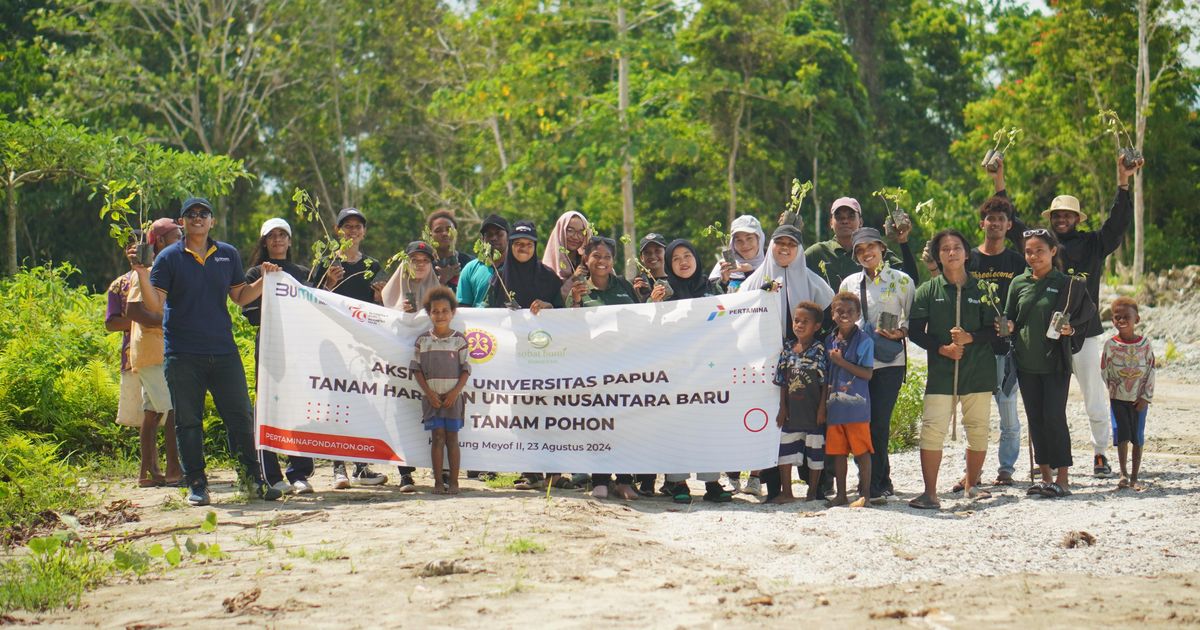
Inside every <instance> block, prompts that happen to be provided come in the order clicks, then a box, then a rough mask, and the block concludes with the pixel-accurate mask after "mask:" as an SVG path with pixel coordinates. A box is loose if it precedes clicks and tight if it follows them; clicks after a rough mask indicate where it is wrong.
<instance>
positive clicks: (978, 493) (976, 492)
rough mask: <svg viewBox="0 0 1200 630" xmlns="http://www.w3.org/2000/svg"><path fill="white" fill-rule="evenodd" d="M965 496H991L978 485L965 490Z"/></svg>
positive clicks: (978, 497) (970, 497) (988, 497)
mask: <svg viewBox="0 0 1200 630" xmlns="http://www.w3.org/2000/svg"><path fill="white" fill-rule="evenodd" d="M967 498H969V499H990V498H992V493H991V492H988V491H987V490H982V489H980V488H979V486H971V489H970V490H968V491H967Z"/></svg>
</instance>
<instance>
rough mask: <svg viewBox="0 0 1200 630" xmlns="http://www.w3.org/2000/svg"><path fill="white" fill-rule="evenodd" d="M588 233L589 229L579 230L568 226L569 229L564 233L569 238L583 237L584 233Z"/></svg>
mask: <svg viewBox="0 0 1200 630" xmlns="http://www.w3.org/2000/svg"><path fill="white" fill-rule="evenodd" d="M586 231H587V229H582V230H577V229H575V228H573V227H571V226H569V225H568V226H567V228H566V229H565V230H563V233H564V234H566V235H567V236H583V233H584V232H586Z"/></svg>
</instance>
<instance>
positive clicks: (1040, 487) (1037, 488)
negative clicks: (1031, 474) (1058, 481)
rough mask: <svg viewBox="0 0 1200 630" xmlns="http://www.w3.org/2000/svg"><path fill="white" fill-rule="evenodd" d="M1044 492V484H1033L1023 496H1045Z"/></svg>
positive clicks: (1041, 482)
mask: <svg viewBox="0 0 1200 630" xmlns="http://www.w3.org/2000/svg"><path fill="white" fill-rule="evenodd" d="M1045 491H1046V482H1044V481H1039V482H1037V483H1035V484H1033V485H1032V486H1029V489H1028V490H1026V491H1025V496H1027V497H1040V496H1045Z"/></svg>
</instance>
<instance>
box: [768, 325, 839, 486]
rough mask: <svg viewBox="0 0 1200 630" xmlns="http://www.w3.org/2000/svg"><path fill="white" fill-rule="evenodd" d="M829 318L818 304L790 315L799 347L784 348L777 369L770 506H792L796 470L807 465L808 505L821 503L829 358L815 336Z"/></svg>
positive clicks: (796, 344)
mask: <svg viewBox="0 0 1200 630" xmlns="http://www.w3.org/2000/svg"><path fill="white" fill-rule="evenodd" d="M824 318H825V312H824V310H823V309H822V308H821V307H820V306H818V305H817V304H816V303H815V302H801V303H799V304H797V305H796V310H795V311H794V312H793V313H792V332H794V333H795V334H796V343H795V344H792V345H788V346H786V347H784V349H783V352H781V353H780V355H779V363H778V366H777V367H776V368H775V384H776V385H778V386H779V415H778V416H777V418H776V422H777V423H778V424H779V426H780V427H781V428H782V429H783V433H782V434H781V435H780V437H779V474H778V476H777V479H773V480H771V481H770V482H768V484H767V502H768V503H791V502H792V501H795V500H796V497H795V496H793V495H792V466H803V465H804V464H805V462H807V463H808V493H807V494H806V495H805V497H804V500H805V501H815V500H816V499H817V496H818V495H817V488H818V487H819V486H820V485H821V484H820V481H821V471H822V470H824V469H825V395H824V394H825V374H826V372H827V371H828V369H829V356H828V355H827V354H826V353H825V346H824V345H823V344H822V343H821V342H819V341H817V340H816V338H815V335H816V334H817V331H818V330H819V329H820V328H821V321H822V320H823V319H824Z"/></svg>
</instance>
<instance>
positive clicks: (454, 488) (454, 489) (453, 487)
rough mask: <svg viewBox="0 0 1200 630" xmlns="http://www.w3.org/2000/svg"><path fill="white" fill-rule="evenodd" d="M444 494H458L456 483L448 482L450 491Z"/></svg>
mask: <svg viewBox="0 0 1200 630" xmlns="http://www.w3.org/2000/svg"><path fill="white" fill-rule="evenodd" d="M446 494H458V482H457V481H451V482H450V489H449V490H446Z"/></svg>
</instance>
